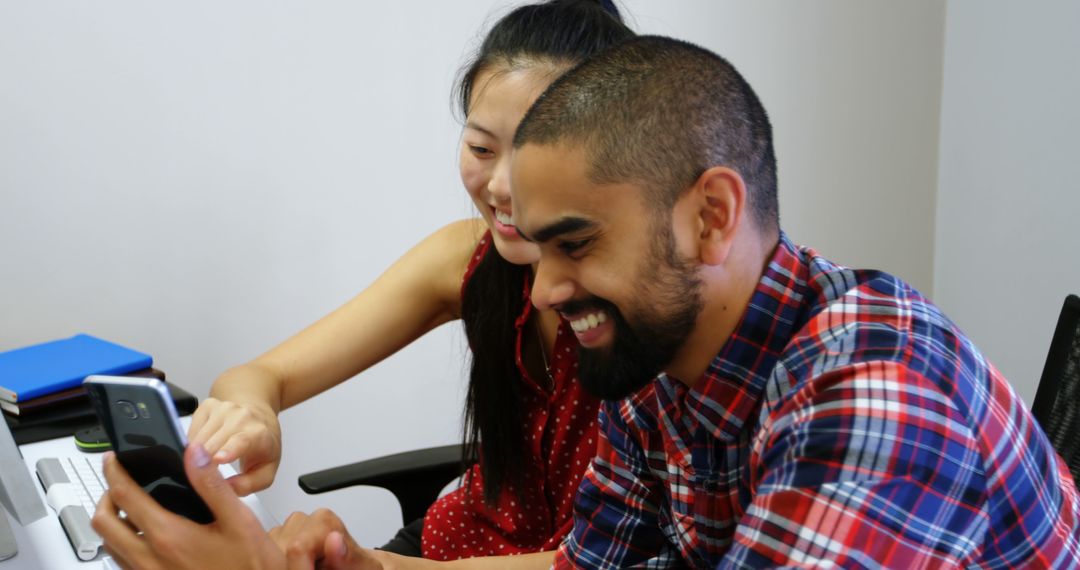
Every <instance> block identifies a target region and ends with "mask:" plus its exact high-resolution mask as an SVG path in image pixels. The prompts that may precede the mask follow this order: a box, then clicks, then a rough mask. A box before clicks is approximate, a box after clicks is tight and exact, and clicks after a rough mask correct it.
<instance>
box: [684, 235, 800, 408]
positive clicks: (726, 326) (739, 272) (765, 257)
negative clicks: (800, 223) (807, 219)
mask: <svg viewBox="0 0 1080 570" xmlns="http://www.w3.org/2000/svg"><path fill="white" fill-rule="evenodd" d="M778 244H779V239H778V238H777V239H776V240H769V242H767V243H761V244H760V245H759V246H752V247H748V248H745V250H744V251H736V252H733V253H734V255H733V256H732V259H731V260H730V262H729V263H725V264H724V266H722V267H716V268H712V267H710V268H706V269H705V270H704V272H703V274H702V281H703V284H702V287H703V290H702V296H703V299H704V307H703V308H702V311H701V313H700V314H699V315H698V317H697V321H696V323H695V325H694V330H693V331H692V332H691V333H690V336H688V337H687V339H686V342H684V343H683V346H682V348H680V349H679V351H678V352H677V353H676V355H675V359H674V360H673V361H672V362H671V364H670V365H669V366H667V367H666V369H665V371H666V372H667V374H668V376H670V377H672V378H674V379H676V380H678V381H680V382H682V383H683V384H686V385H687V386H689V387H691V388H693V387H694V386H696V385H697V384H699V383H700V381H701V377H702V376H703V375H704V374H705V371H706V370H707V369H708V367H709V364H710V363H711V362H712V361H713V359H714V358H716V355H717V354H719V353H720V351H721V349H723V348H724V345H725V344H727V342H728V339H730V338H731V335H732V333H734V332H735V328H736V327H737V326H738V325H739V323H740V322H741V321H742V318H743V315H744V314H745V313H746V308H747V307H748V306H749V304H750V299H751V297H753V296H754V291H755V290H756V289H757V285H758V282H759V281H761V276H762V274H763V273H764V272H765V268H766V267H767V266H768V263H769V261H770V260H771V259H772V257H773V254H774V253H775V251H776V247H777V246H778Z"/></svg>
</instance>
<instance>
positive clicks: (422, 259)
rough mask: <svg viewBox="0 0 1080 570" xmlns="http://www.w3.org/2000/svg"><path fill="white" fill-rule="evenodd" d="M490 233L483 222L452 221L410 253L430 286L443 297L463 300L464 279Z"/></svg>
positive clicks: (472, 219)
mask: <svg viewBox="0 0 1080 570" xmlns="http://www.w3.org/2000/svg"><path fill="white" fill-rule="evenodd" d="M486 232H487V224H485V223H484V221H483V220H480V219H476V218H470V219H464V220H458V221H455V222H451V223H449V224H447V225H445V226H443V227H441V228H439V229H437V230H435V231H434V232H433V233H431V234H430V235H428V236H427V237H426V238H424V239H423V240H422V241H421V242H420V243H419V244H417V245H416V247H415V248H413V251H411V252H410V257H412V258H413V260H414V263H413V264H412V265H416V266H420V267H422V268H423V269H422V271H423V273H425V274H426V276H427V277H426V278H425V279H427V280H429V286H432V287H435V288H436V289H437V290H438V293H439V296H440V297H445V298H446V299H447V300H453V301H454V302H455V303H456V302H457V301H458V300H459V297H460V294H461V292H460V290H461V283H462V279H463V278H464V277H465V274H466V273H467V272H468V269H469V264H470V261H471V260H472V257H473V253H474V252H475V251H476V249H477V248H478V247H479V246H480V240H482V239H483V237H484V235H485V234H486Z"/></svg>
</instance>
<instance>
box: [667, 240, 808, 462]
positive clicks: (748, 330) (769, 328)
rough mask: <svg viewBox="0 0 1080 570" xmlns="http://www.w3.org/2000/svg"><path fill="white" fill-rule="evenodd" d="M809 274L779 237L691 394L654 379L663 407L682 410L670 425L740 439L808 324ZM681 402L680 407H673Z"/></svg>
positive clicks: (789, 244)
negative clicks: (735, 321) (786, 350)
mask: <svg viewBox="0 0 1080 570" xmlns="http://www.w3.org/2000/svg"><path fill="white" fill-rule="evenodd" d="M807 275H808V267H807V262H806V259H805V258H804V256H803V255H802V253H801V252H800V251H799V249H798V248H797V247H796V246H795V245H794V244H793V243H792V242H791V240H789V239H788V237H787V235H786V234H784V233H783V232H781V233H780V240H779V244H778V245H777V247H776V250H775V251H774V252H773V256H772V259H771V260H770V261H769V264H768V265H767V266H766V268H765V271H764V273H762V275H761V278H760V279H759V280H758V284H757V287H756V288H755V290H754V293H753V295H752V296H751V298H750V303H749V304H748V305H747V308H746V312H745V313H744V314H743V317H742V319H741V320H740V321H739V324H738V325H737V326H736V327H735V331H734V332H733V333H732V335H731V337H730V338H729V339H728V341H727V342H726V343H725V344H724V346H723V348H721V349H720V352H719V353H718V354H717V355H716V358H714V359H713V361H712V362H711V363H710V364H709V367H708V369H706V371H705V374H704V375H703V376H702V378H701V381H700V382H699V383H698V384H697V385H696V386H695V387H694V388H693V389H689V388H687V387H686V386H685V385H684V384H682V383H681V382H679V381H677V380H674V379H672V378H668V377H667V376H666V375H663V374H662V375H660V377H659V378H658V381H659V384H660V385H659V386H658V389H657V390H656V394H657V397H658V398H660V399H661V402H660V404H661V408H662V409H664V408H666V409H669V410H670V409H673V408H674V409H679V408H680V407H681V408H682V409H683V410H684V415H683V414H680V415H683V418H681V422H680V419H677V418H671V419H672V420H673V421H676V422H679V423H683V422H685V423H684V427H685V428H690V429H692V428H693V427H694V424H696V425H697V426H700V427H702V428H704V429H706V430H708V431H709V432H710V433H712V435H713V436H714V437H716V438H718V439H721V440H724V441H731V440H734V439H735V438H736V437H738V434H739V433H740V432H741V431H742V430H743V428H744V426H745V424H746V422H747V420H748V418H750V417H751V414H753V413H754V412H755V411H756V410H757V409H758V403H759V401H760V399H761V393H762V389H763V388H764V386H765V382H766V380H767V379H768V377H769V376H770V375H771V374H772V372H773V369H774V368H775V366H776V361H777V359H778V358H779V357H780V354H781V353H782V352H783V350H784V348H785V347H786V346H787V345H788V343H789V341H790V340H791V337H792V336H793V335H794V333H795V332H796V331H798V330H799V329H800V328H801V327H802V324H803V321H804V320H805V319H806V317H805V315H804V314H803V303H802V301H803V298H804V297H805V296H806V293H807V284H806V277H807ZM663 400H669V402H664V401H663ZM679 400H682V401H683V405H682V406H678V405H675V406H671V403H674V402H678V401H679ZM665 404H667V405H665Z"/></svg>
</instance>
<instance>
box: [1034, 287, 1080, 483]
mask: <svg viewBox="0 0 1080 570" xmlns="http://www.w3.org/2000/svg"><path fill="white" fill-rule="evenodd" d="M1031 414H1032V415H1033V416H1035V419H1036V420H1038V421H1039V425H1041V426H1042V428H1043V431H1045V432H1046V435H1047V436H1048V437H1049V438H1050V443H1052V444H1053V446H1054V449H1056V450H1057V452H1058V454H1060V455H1061V457H1062V458H1064V459H1065V463H1066V464H1068V466H1069V471H1072V474H1073V480H1074V481H1075V482H1076V484H1077V486H1080V297H1077V296H1076V295H1069V296H1068V297H1066V298H1065V304H1064V305H1063V306H1062V307H1061V316H1060V317H1058V323H1057V328H1056V329H1054V338H1053V340H1051V341H1050V352H1049V353H1048V354H1047V356H1046V366H1045V367H1043V373H1042V378H1041V379H1040V380H1039V389H1038V391H1036V392H1035V403H1034V404H1033V405H1032V406H1031Z"/></svg>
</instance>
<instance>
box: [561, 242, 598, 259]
mask: <svg viewBox="0 0 1080 570" xmlns="http://www.w3.org/2000/svg"><path fill="white" fill-rule="evenodd" d="M590 242H592V240H591V239H588V238H586V239H578V240H571V241H562V242H559V249H560V250H561V251H562V252H563V253H565V254H566V255H570V256H573V255H574V254H575V253H578V252H580V251H581V250H582V249H584V248H585V246H587V245H589V243H590Z"/></svg>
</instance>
